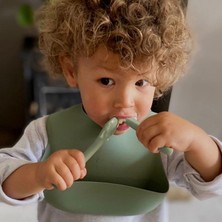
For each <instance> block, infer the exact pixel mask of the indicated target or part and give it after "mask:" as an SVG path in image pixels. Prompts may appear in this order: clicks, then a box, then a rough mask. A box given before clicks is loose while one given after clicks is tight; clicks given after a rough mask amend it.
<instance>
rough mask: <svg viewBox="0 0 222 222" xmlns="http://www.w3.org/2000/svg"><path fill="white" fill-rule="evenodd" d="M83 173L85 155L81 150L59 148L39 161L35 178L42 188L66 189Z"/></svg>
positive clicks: (83, 175)
mask: <svg viewBox="0 0 222 222" xmlns="http://www.w3.org/2000/svg"><path fill="white" fill-rule="evenodd" d="M85 175H86V168H85V157H84V155H83V153H82V152H81V151H79V150H59V151H57V152H55V153H53V154H52V155H51V156H50V157H49V158H48V159H47V160H46V161H44V162H41V163H39V167H38V170H37V177H36V178H37V181H38V183H39V184H40V185H41V186H42V187H43V188H44V189H48V190H50V189H53V188H54V187H56V188H57V189H59V190H66V189H67V188H69V187H71V186H72V184H73V182H74V181H76V180H78V179H82V178H83V177H85Z"/></svg>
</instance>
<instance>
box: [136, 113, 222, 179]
mask: <svg viewBox="0 0 222 222" xmlns="http://www.w3.org/2000/svg"><path fill="white" fill-rule="evenodd" d="M137 136H138V138H139V140H140V141H141V142H142V143H143V144H144V146H146V147H149V150H150V151H151V152H158V148H159V147H163V146H168V147H171V148H173V149H174V150H177V151H181V152H184V155H185V158H186V160H187V161H188V162H189V163H190V165H191V166H192V167H193V168H194V169H195V170H197V171H198V172H199V173H200V175H201V177H202V178H203V179H204V180H205V181H211V180H213V179H214V178H215V177H216V176H218V175H219V174H221V172H222V158H221V152H220V150H219V148H218V147H217V145H216V143H215V142H214V141H213V140H212V139H211V138H210V137H209V136H208V135H207V134H206V133H205V132H204V131H203V130H202V129H201V128H199V127H197V126H196V125H194V124H192V123H190V122H188V121H186V120H184V119H182V118H180V117H178V116H176V115H174V114H172V113H169V112H162V113H159V114H157V115H154V116H151V117H149V118H147V119H146V120H144V121H143V122H142V123H141V124H140V125H139V127H138V128H137Z"/></svg>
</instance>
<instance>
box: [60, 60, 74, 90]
mask: <svg viewBox="0 0 222 222" xmlns="http://www.w3.org/2000/svg"><path fill="white" fill-rule="evenodd" d="M59 61H60V64H61V67H62V71H63V75H64V77H65V79H66V82H67V83H68V84H69V86H70V87H77V73H76V71H75V70H76V69H75V67H74V64H73V62H72V60H71V59H70V58H69V57H66V56H61V57H60V58H59Z"/></svg>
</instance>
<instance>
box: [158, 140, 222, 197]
mask: <svg viewBox="0 0 222 222" xmlns="http://www.w3.org/2000/svg"><path fill="white" fill-rule="evenodd" d="M211 138H212V139H213V140H214V141H215V143H216V144H217V146H218V148H219V149H220V150H221V152H222V142H221V141H220V140H218V139H217V138H215V137H213V136H211ZM161 157H162V161H163V164H164V167H165V171H166V174H167V177H168V179H169V181H171V182H175V183H176V184H177V185H178V186H180V187H183V188H186V189H187V190H188V191H190V192H191V193H192V195H194V196H195V197H196V198H198V199H207V198H211V197H216V196H219V195H222V174H220V175H219V176H217V177H216V178H214V180H212V181H209V182H206V181H204V180H203V178H202V177H201V176H200V174H199V173H198V172H197V171H196V170H195V169H193V168H192V166H191V165H190V164H189V163H188V162H187V161H186V159H185V158H184V155H183V153H178V152H176V151H174V153H173V154H172V155H171V156H166V155H162V156H161Z"/></svg>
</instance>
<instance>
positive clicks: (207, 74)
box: [0, 0, 222, 222]
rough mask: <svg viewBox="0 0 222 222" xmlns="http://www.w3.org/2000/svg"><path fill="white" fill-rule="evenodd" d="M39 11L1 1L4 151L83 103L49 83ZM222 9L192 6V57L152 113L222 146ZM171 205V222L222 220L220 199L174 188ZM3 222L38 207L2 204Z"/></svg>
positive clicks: (24, 217)
mask: <svg viewBox="0 0 222 222" xmlns="http://www.w3.org/2000/svg"><path fill="white" fill-rule="evenodd" d="M186 2H187V1H185V3H186ZM27 4H28V5H27ZM40 5H41V0H23V1H22V0H17V1H15V0H0V101H1V106H0V107H1V109H0V148H1V147H7V146H12V145H13V144H14V143H15V142H16V141H17V140H18V138H19V137H20V135H21V134H22V132H23V130H24V127H25V126H26V125H27V124H28V122H30V121H31V120H32V119H35V118H37V117H39V116H42V115H45V114H49V113H51V112H54V111H56V110H59V109H62V108H65V107H67V106H69V105H71V104H75V103H79V102H80V97H79V92H78V91H75V90H71V89H69V88H67V86H66V84H65V83H64V82H63V81H62V80H58V79H49V78H48V76H47V74H46V73H45V72H44V71H43V70H42V68H41V65H40V59H41V55H40V54H39V52H38V47H37V38H38V34H37V32H36V29H35V28H34V26H33V25H32V18H31V17H30V6H31V9H33V10H35V9H36V8H38V7H39V6H40ZM21 6H25V7H21ZM221 9H222V1H221V0H211V1H208V0H195V1H188V7H187V19H188V21H189V24H190V26H191V28H192V30H193V35H194V42H195V50H194V55H193V57H192V60H191V62H190V63H189V67H188V70H187V74H186V75H185V77H184V78H183V79H181V80H180V81H179V82H178V83H177V84H176V85H175V86H174V87H173V89H172V92H171V91H170V92H169V93H168V94H167V95H166V97H164V98H163V99H162V100H161V101H156V102H155V104H154V105H153V109H154V111H157V112H158V111H162V110H169V111H171V112H174V113H176V114H178V115H180V116H182V117H184V118H186V119H187V120H189V121H191V122H193V123H195V124H197V125H199V126H200V127H202V128H203V129H204V130H205V131H207V133H209V134H211V135H214V136H216V137H218V138H219V139H220V140H222V117H221V110H222V100H221V94H222V93H221V84H222V55H221V53H222V43H221V39H222V14H221ZM21 12H22V13H21ZM21 14H22V15H23V16H24V17H22V18H21V17H20V16H21ZM168 202H169V217H170V222H178V221H180V222H185V221H190V222H198V221H200V222H209V221H211V222H219V221H221V218H222V212H221V209H222V198H214V199H211V200H207V201H198V200H196V199H194V198H193V197H191V196H190V195H189V194H188V193H186V191H184V190H181V189H176V188H175V187H173V186H172V189H171V191H170V192H169V195H168ZM18 218H19V219H18ZM0 221H2V222H5V221H7V222H17V221H22V222H23V221H24V222H36V221H37V220H36V205H31V206H25V207H24V206H23V207H10V206H7V205H4V204H2V203H0Z"/></svg>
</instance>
